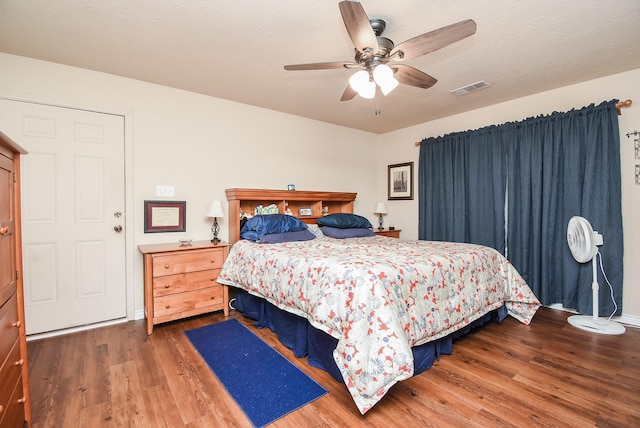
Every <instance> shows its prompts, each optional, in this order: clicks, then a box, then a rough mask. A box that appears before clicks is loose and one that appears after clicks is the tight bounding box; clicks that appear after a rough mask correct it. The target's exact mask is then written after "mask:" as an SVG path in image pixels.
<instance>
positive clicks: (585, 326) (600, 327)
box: [567, 315, 625, 334]
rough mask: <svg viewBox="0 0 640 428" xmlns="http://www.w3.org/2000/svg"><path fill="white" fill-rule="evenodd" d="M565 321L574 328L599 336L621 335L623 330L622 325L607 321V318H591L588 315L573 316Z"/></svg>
mask: <svg viewBox="0 0 640 428" xmlns="http://www.w3.org/2000/svg"><path fill="white" fill-rule="evenodd" d="M567 321H569V324H571V325H572V326H574V327H578V328H579V329H582V330H586V331H590V332H592V333H600V334H622V333H624V332H625V328H624V326H623V325H622V324H619V323H617V322H615V321H610V320H607V318H595V319H594V318H593V317H592V316H590V315H573V316H570V317H569V318H568V319H567Z"/></svg>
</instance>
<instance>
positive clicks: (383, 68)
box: [373, 64, 399, 95]
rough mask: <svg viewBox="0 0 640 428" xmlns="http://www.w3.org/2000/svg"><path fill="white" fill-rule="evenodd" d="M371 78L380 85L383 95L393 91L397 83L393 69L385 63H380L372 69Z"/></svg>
mask: <svg viewBox="0 0 640 428" xmlns="http://www.w3.org/2000/svg"><path fill="white" fill-rule="evenodd" d="M373 80H375V82H376V83H377V84H378V86H380V90H381V91H382V93H383V94H384V95H387V94H388V93H389V92H391V91H393V90H394V89H395V88H396V87H397V86H398V85H399V82H398V80H397V79H396V78H395V77H393V70H392V69H391V67H389V66H388V65H386V64H380V65H378V66H376V68H374V69H373Z"/></svg>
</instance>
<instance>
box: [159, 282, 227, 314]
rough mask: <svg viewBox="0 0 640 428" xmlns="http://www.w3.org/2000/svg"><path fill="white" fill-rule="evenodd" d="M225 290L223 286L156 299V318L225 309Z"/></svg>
mask: <svg viewBox="0 0 640 428" xmlns="http://www.w3.org/2000/svg"><path fill="white" fill-rule="evenodd" d="M223 297H224V295H223V290H222V286H221V285H217V286H215V287H209V288H203V289H201V290H194V291H187V292H185V293H178V294H170V295H167V296H161V297H156V298H155V299H154V310H155V312H154V318H164V317H166V316H168V315H172V314H182V313H187V312H189V313H190V312H192V311H194V310H203V311H202V312H206V311H213V310H216V309H222V307H223Z"/></svg>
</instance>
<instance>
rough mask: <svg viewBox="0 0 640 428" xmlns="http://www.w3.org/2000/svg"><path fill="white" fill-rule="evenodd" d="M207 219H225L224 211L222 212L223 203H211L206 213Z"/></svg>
mask: <svg viewBox="0 0 640 428" xmlns="http://www.w3.org/2000/svg"><path fill="white" fill-rule="evenodd" d="M204 216H205V217H217V218H220V217H224V211H222V202H220V201H211V202H210V203H209V205H208V206H207V210H206V211H205V213H204Z"/></svg>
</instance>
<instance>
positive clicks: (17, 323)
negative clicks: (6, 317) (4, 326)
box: [11, 320, 22, 328]
mask: <svg viewBox="0 0 640 428" xmlns="http://www.w3.org/2000/svg"><path fill="white" fill-rule="evenodd" d="M21 325H22V323H21V322H20V320H18V321H16V322H14V323H11V327H15V328H20V326H21Z"/></svg>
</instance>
